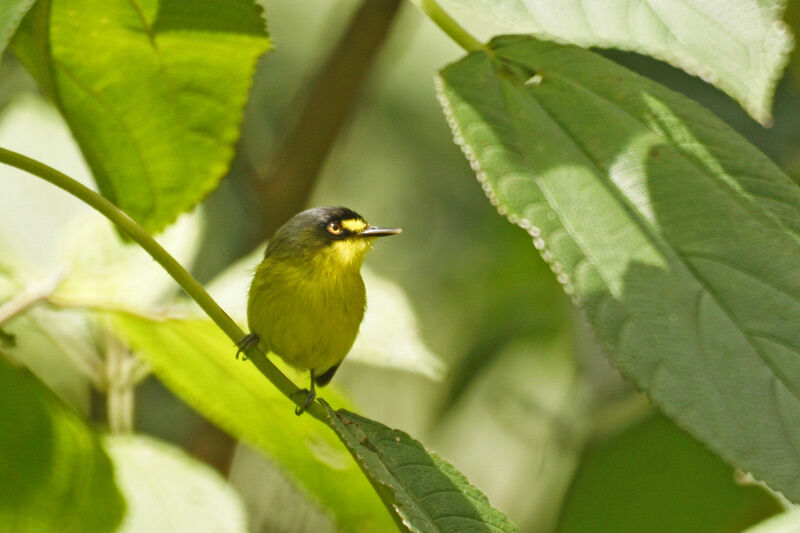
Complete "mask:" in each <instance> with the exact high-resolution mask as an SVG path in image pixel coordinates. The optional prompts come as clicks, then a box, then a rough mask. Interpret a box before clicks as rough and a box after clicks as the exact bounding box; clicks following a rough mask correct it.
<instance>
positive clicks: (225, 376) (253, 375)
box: [115, 314, 392, 532]
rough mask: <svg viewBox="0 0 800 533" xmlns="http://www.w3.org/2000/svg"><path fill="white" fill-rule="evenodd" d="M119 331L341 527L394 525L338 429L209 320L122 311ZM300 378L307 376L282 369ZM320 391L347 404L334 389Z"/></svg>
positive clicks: (169, 382)
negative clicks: (243, 356)
mask: <svg viewBox="0 0 800 533" xmlns="http://www.w3.org/2000/svg"><path fill="white" fill-rule="evenodd" d="M115 324H116V326H117V331H118V332H119V334H120V335H121V336H122V337H123V338H124V339H126V340H127V341H128V342H129V343H130V344H131V346H133V348H134V349H135V350H136V352H137V353H138V354H139V355H140V356H141V357H143V358H144V359H145V360H146V361H147V362H148V363H150V365H151V366H152V368H153V372H154V373H155V374H156V375H157V376H158V377H159V378H160V379H161V380H162V381H163V382H164V383H165V385H166V386H167V387H169V388H170V389H171V390H172V391H173V392H174V393H175V394H177V395H178V396H179V397H180V398H182V399H183V400H184V401H185V402H186V403H188V404H189V405H191V406H192V407H193V408H194V409H196V410H197V411H198V412H200V413H202V414H203V415H204V416H205V417H207V418H208V419H209V420H211V421H213V422H214V423H216V424H217V425H219V426H220V427H221V428H223V429H224V430H225V431H227V432H228V433H230V434H231V435H233V436H235V437H237V438H240V439H242V440H243V441H245V442H247V443H248V444H250V445H252V446H253V447H255V448H256V449H258V450H260V451H261V452H263V453H265V454H266V455H267V457H269V458H270V459H271V460H273V461H274V462H275V463H276V464H278V465H279V466H280V467H281V468H282V469H283V470H284V471H285V472H286V473H287V474H288V475H289V476H291V477H292V479H294V480H295V481H296V483H297V484H298V486H299V488H301V489H302V490H303V491H304V492H305V493H306V494H308V495H309V496H310V497H311V498H312V499H313V500H315V501H316V502H318V503H319V504H320V505H321V506H322V507H323V508H324V509H325V510H326V511H328V512H329V513H331V514H332V515H333V516H334V520H335V522H336V524H337V526H338V527H339V528H340V529H341V530H342V531H353V532H357V531H376V532H378V531H391V529H392V524H391V519H390V517H389V515H388V514H387V512H386V510H385V509H384V507H383V505H382V504H381V502H380V500H379V499H378V497H377V496H376V495H375V493H374V492H373V490H372V488H371V487H370V485H369V483H368V482H367V480H366V479H365V478H364V476H363V475H362V474H361V472H360V471H359V469H358V466H357V465H356V464H355V463H354V462H353V460H352V459H351V457H350V455H349V454H348V453H347V450H346V449H345V448H344V446H342V444H341V443H340V442H339V440H338V439H337V438H336V436H335V435H334V434H333V432H331V431H330V429H329V428H327V427H325V426H324V425H323V424H321V423H320V422H318V421H316V420H314V419H313V418H311V417H310V416H302V417H297V416H295V414H294V404H293V403H292V402H290V401H289V400H288V399H287V398H285V397H284V396H283V395H281V393H280V392H279V391H278V390H277V389H276V388H275V387H274V386H273V385H272V384H270V383H269V382H268V381H267V380H266V379H265V378H264V376H263V375H261V374H260V373H259V372H258V370H256V368H255V367H254V366H253V365H252V364H250V363H249V362H244V361H241V360H237V359H235V358H234V354H235V353H236V349H235V346H233V344H232V343H231V342H230V339H228V338H227V337H226V336H225V335H224V334H223V333H222V332H221V331H220V330H219V328H217V327H216V325H214V324H213V323H212V322H210V321H207V320H166V321H154V320H149V319H146V318H140V317H136V316H131V315H124V314H118V315H116V317H115ZM285 370H286V371H287V372H288V373H289V374H290V375H292V376H294V377H296V378H297V381H298V382H304V381H305V380H307V379H308V377H307V376H305V375H298V374H297V373H294V372H291V371H289V370H288V369H285ZM321 395H322V396H323V397H325V398H328V399H329V400H331V401H334V402H335V403H337V404H341V403H342V399H341V398H340V396H339V395H337V394H336V393H335V391H334V390H333V389H330V388H327V389H323V391H321Z"/></svg>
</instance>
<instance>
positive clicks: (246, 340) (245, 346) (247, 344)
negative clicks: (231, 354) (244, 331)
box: [236, 333, 259, 361]
mask: <svg viewBox="0 0 800 533" xmlns="http://www.w3.org/2000/svg"><path fill="white" fill-rule="evenodd" d="M258 342H259V339H258V335H256V334H255V333H250V334H248V335H245V336H244V337H242V339H241V340H240V341H239V342H237V343H236V347H237V348H238V349H237V350H236V359H239V354H242V361H247V353H246V352H247V350H249V349H250V348H252V347H253V346H257V345H258Z"/></svg>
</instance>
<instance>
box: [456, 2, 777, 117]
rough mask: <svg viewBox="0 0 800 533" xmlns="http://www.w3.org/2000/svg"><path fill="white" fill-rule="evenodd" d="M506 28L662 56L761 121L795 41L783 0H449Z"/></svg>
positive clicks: (766, 112)
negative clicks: (703, 81)
mask: <svg viewBox="0 0 800 533" xmlns="http://www.w3.org/2000/svg"><path fill="white" fill-rule="evenodd" d="M448 3H450V4H452V5H454V6H458V7H464V8H467V9H469V10H470V11H474V12H476V13H478V14H480V15H481V16H483V17H486V18H490V19H492V20H494V21H495V22H497V23H499V24H500V25H501V26H502V28H503V29H504V30H505V31H507V32H509V33H532V34H534V35H536V36H538V37H540V38H542V39H553V40H557V41H568V42H571V43H574V44H577V45H580V46H583V47H602V48H620V49H622V50H630V51H633V52H639V53H642V54H647V55H650V56H653V57H655V58H658V59H661V60H663V61H667V62H668V63H671V64H673V65H675V66H676V67H679V68H682V69H683V70H685V71H686V72H688V73H690V74H693V75H695V76H700V77H701V78H703V79H704V80H705V81H707V82H708V83H711V84H713V85H716V86H717V87H718V88H720V89H722V90H723V91H725V92H727V93H728V94H729V95H730V96H732V97H733V98H734V99H736V100H738V101H739V103H741V104H742V106H743V107H744V108H745V109H746V110H747V112H748V113H750V115H752V116H753V118H755V119H756V120H758V121H759V122H761V123H764V124H767V123H770V122H771V121H772V119H771V116H770V113H771V111H770V108H771V107H772V97H773V93H774V91H775V86H776V85H777V83H778V80H780V78H781V75H782V71H783V67H784V66H785V65H786V62H787V61H788V59H789V52H790V51H791V49H792V46H793V39H792V35H791V31H790V30H789V29H788V28H787V26H786V25H785V24H784V23H783V22H782V21H781V15H782V13H783V9H784V6H785V5H786V2H785V1H783V0H681V1H679V2H676V1H672V0H656V1H653V0H537V1H524V0H499V1H498V0H448Z"/></svg>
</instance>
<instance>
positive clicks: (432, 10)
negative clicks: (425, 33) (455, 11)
mask: <svg viewBox="0 0 800 533" xmlns="http://www.w3.org/2000/svg"><path fill="white" fill-rule="evenodd" d="M411 1H412V2H413V3H414V4H415V5H416V6H417V7H418V8H419V9H420V11H422V12H423V13H425V14H426V15H428V18H429V19H431V20H432V21H433V22H434V23H435V24H436V25H437V26H439V28H441V29H442V31H444V32H445V33H446V34H447V35H448V36H450V38H451V39H453V40H454V41H455V42H456V43H457V44H458V45H459V46H460V47H461V48H463V49H464V50H466V51H467V52H479V51H481V50H485V49H486V46H484V44H483V43H482V42H480V41H479V40H478V39H476V38H475V37H473V36H472V34H470V33H469V32H468V31H467V30H465V29H464V27H463V26H461V25H460V24H459V23H458V22H456V21H455V19H453V17H451V16H450V15H449V14H448V13H447V11H445V10H444V9H442V8H441V6H440V5H439V4H437V3H436V1H435V0H411Z"/></svg>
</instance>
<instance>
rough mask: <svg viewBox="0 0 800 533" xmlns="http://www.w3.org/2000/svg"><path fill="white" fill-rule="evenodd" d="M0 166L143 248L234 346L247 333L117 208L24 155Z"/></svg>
mask: <svg viewBox="0 0 800 533" xmlns="http://www.w3.org/2000/svg"><path fill="white" fill-rule="evenodd" d="M0 163H5V164H7V165H10V166H12V167H16V168H18V169H21V170H24V171H25V172H29V173H31V174H33V175H35V176H38V177H40V178H42V179H43V180H45V181H48V182H50V183H52V184H53V185H55V186H56V187H59V188H61V189H63V190H64V191H66V192H68V193H69V194H71V195H72V196H75V197H76V198H78V199H80V200H81V201H83V202H84V203H86V204H89V205H90V206H91V207H93V208H94V209H96V210H97V211H98V212H100V214H102V215H103V216H105V217H106V218H107V219H109V220H110V221H111V222H113V223H114V224H116V225H117V227H119V228H120V229H121V230H122V231H123V232H125V233H126V234H127V235H128V236H129V237H130V238H131V239H133V240H134V241H136V243H137V244H139V246H141V247H142V248H144V250H145V251H146V252H147V253H148V254H150V255H151V256H152V258H153V259H155V260H156V261H157V262H158V263H159V264H160V265H161V266H162V267H163V268H164V270H166V271H167V273H168V274H169V275H170V276H172V279H174V280H175V281H176V282H177V283H178V285H180V286H181V288H182V289H183V290H184V291H186V294H188V295H189V296H190V297H191V298H192V299H193V300H194V301H195V302H197V304H198V305H199V306H200V307H201V308H202V309H203V311H205V312H206V314H207V315H208V316H209V317H210V318H211V320H213V321H214V322H215V323H216V324H217V326H219V328H220V329H221V330H222V331H224V332H225V334H226V335H227V336H228V337H229V338H230V339H231V340H232V341H233V342H234V343H238V342H239V341H240V340H241V339H242V337H244V335H245V334H244V331H242V329H241V328H240V327H239V326H238V325H237V324H236V322H234V321H233V319H231V317H229V316H228V314H227V313H226V312H225V311H224V310H223V309H222V308H221V307H220V306H219V305H218V304H217V302H215V301H214V299H213V298H211V296H210V295H209V294H208V293H207V292H206V290H205V289H204V288H203V286H202V285H200V283H199V282H198V281H197V280H196V279H194V277H192V275H191V274H189V272H188V271H187V270H186V269H185V268H183V267H182V266H181V265H180V263H178V262H177V261H176V260H175V258H174V257H172V256H171V255H170V254H169V252H167V251H166V250H165V249H164V248H162V247H161V245H160V244H158V243H157V242H156V241H155V239H153V237H151V236H150V234H149V233H147V232H146V231H145V230H144V228H142V227H141V226H140V225H139V224H137V223H136V222H135V221H134V220H133V219H132V218H130V217H129V216H128V215H126V214H125V213H123V212H122V211H121V210H120V209H119V208H118V207H117V206H115V205H114V204H112V203H111V202H109V201H108V200H107V199H105V198H104V197H102V196H100V195H99V194H97V193H96V192H94V191H93V190H91V189H89V188H88V187H86V186H84V185H82V184H81V183H79V182H77V181H75V180H74V179H72V178H70V177H69V176H67V175H66V174H63V173H61V172H59V171H58V170H56V169H54V168H52V167H49V166H47V165H45V164H44V163H40V162H39V161H36V160H35V159H31V158H29V157H25V156H24V155H22V154H18V153H16V152H12V151H11V150H6V149H5V148H0ZM245 353H246V354H247V357H248V359H249V360H250V361H251V362H252V363H253V364H254V365H255V366H256V367H257V368H258V370H259V371H260V372H261V373H262V374H264V377H266V378H267V379H268V380H270V381H271V382H272V384H273V385H275V386H276V387H277V388H278V390H280V391H281V392H282V393H283V394H284V395H285V396H286V397H287V398H289V399H290V400H292V401H293V402H295V403H296V404H297V405H298V406H300V405H302V403H303V400H304V399H305V396H304V395H302V394H298V393H299V389H298V387H297V386H296V385H295V384H294V383H292V381H291V380H290V379H289V378H287V377H286V376H285V375H284V374H283V373H282V372H281V371H280V370H278V367H276V366H275V365H273V364H272V363H271V362H270V361H269V359H267V356H266V355H265V354H264V352H263V351H262V350H261V349H260V348H259V347H258V346H254V347H251V348H248V349H247V350H246V352H245ZM231 357H233V349H231ZM306 412H308V413H309V414H310V415H312V416H313V417H314V418H316V419H318V420H321V421H323V422H325V423H327V416H326V415H325V411H324V409H323V408H322V406H321V405H319V404H318V403H313V404H312V405H310V406H309V408H308V409H307V410H306Z"/></svg>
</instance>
